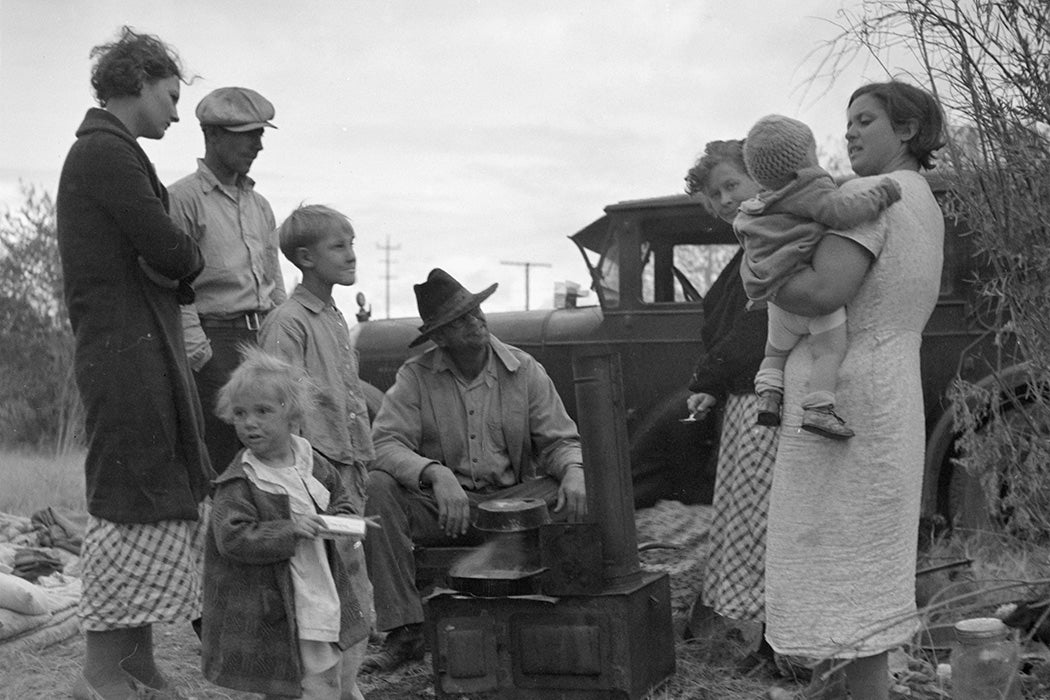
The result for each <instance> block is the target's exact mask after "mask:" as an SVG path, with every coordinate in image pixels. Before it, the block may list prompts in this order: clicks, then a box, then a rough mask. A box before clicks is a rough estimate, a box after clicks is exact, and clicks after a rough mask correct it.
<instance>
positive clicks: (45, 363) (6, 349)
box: [0, 184, 83, 453]
mask: <svg viewBox="0 0 1050 700" xmlns="http://www.w3.org/2000/svg"><path fill="white" fill-rule="evenodd" d="M22 192H23V196H24V200H23V203H22V205H21V206H20V207H19V208H18V210H16V211H13V212H12V211H7V212H5V213H4V214H3V216H2V217H0V435H2V436H3V441H4V443H5V444H6V445H8V446H18V447H29V448H35V449H39V448H51V449H53V450H55V451H56V452H59V453H64V452H67V451H68V450H69V449H71V448H72V447H74V446H75V445H77V444H78V443H79V438H80V436H81V435H82V432H83V431H82V429H81V426H82V424H83V409H82V408H81V405H80V400H79V397H78V395H77V391H76V387H75V386H74V382H73V337H72V333H71V331H70V328H69V320H68V317H67V315H66V310H65V304H64V303H63V301H62V268H61V265H60V263H59V257H58V239H57V235H56V229H55V206H54V203H53V202H52V200H51V197H50V195H48V194H47V192H44V191H42V190H39V189H37V188H35V187H33V186H31V185H24V184H23V186H22Z"/></svg>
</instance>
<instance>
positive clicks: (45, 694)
mask: <svg viewBox="0 0 1050 700" xmlns="http://www.w3.org/2000/svg"><path fill="white" fill-rule="evenodd" d="M82 460H83V457H82V455H69V456H67V457H63V458H58V459H55V458H44V457H37V456H32V455H25V454H20V453H11V452H0V465H2V466H0V468H2V473H3V479H4V488H3V490H2V491H0V511H2V512H9V513H15V514H18V515H29V514H31V513H32V512H34V511H35V510H38V509H40V508H42V507H45V506H49V505H50V506H62V507H66V508H72V509H81V510H82V509H83V495H82V493H83V472H82ZM709 518H710V514H709V513H708V512H706V511H704V510H697V509H695V508H694V509H687V508H685V507H680V504H660V505H659V506H658V507H656V508H654V509H647V510H646V511H639V513H638V519H637V522H638V535H639V540H640V541H662V542H664V543H670V544H674V545H676V548H674V549H653V550H648V551H645V552H643V553H642V554H641V556H640V558H641V560H642V564H643V565H644V566H646V567H647V568H650V569H656V570H662V571H666V572H667V573H668V574H669V575H670V576H671V588H672V608H673V610H672V612H673V616H674V628H675V633H676V639H677V640H678V641H677V642H676V645H675V656H676V662H677V671H676V673H675V675H674V676H673V677H672V678H671V679H670V680H668V682H667V683H666V684H665V685H664V686H663V687H661V688H659V689H657V690H655V691H654V692H653V693H652V694H651V696H650V700H686V699H693V698H711V699H712V700H715V699H717V700H753V699H754V698H758V697H762V694H763V692H764V690H765V689H766V688H767V687H768V686H769V685H770V684H772V683H774V682H777V681H778V682H780V683H784V682H785V681H784V680H783V679H777V678H775V677H773V676H772V675H770V674H769V673H768V672H765V671H763V672H759V673H758V674H756V675H754V676H751V677H745V676H742V675H741V674H740V673H739V672H737V670H736V668H735V664H736V662H737V661H739V660H740V659H741V658H742V657H743V656H744V655H745V654H746V652H747V648H746V647H745V643H744V637H747V636H748V634H749V632H748V631H747V630H744V634H743V635H742V634H741V630H740V629H739V628H737V629H734V628H724V627H716V628H715V629H712V630H710V631H709V632H708V634H706V635H704V638H703V639H697V640H692V641H685V640H683V639H682V630H683V628H684V627H685V625H686V620H687V617H688V605H689V603H690V602H691V601H692V599H693V598H694V597H695V594H696V591H697V590H698V586H699V577H700V575H701V569H702V561H703V557H704V556H705V551H706V530H707V527H708V526H709ZM962 559H971V560H972V561H973V564H972V565H971V566H970V567H968V568H967V567H963V568H958V569H954V570H952V571H950V572H948V573H943V574H938V575H936V576H932V577H923V578H924V579H926V578H928V579H929V580H925V581H923V583H924V584H925V588H924V595H925V596H926V597H927V598H929V605H928V606H927V607H926V608H924V609H923V610H922V611H921V614H920V618H921V622H922V623H923V624H925V625H932V624H937V623H941V622H953V621H956V620H959V619H962V618H964V617H972V616H977V615H988V614H991V613H992V612H994V610H995V609H996V608H997V607H998V606H999V605H1001V604H1002V603H1005V602H1008V601H1015V600H1020V599H1033V598H1039V597H1042V596H1046V595H1048V594H1050V556H1048V550H1047V549H1046V548H1043V547H1036V546H1033V545H1031V544H1030V543H1027V544H1026V543H1020V542H1017V541H1015V540H1011V539H1009V538H1007V537H1005V536H999V535H994V534H989V533H976V534H971V535H969V536H966V537H955V538H952V539H949V540H939V541H936V542H934V543H933V545H931V546H930V547H929V548H928V549H927V550H926V554H925V558H924V560H923V561H922V562H920V567H922V566H928V565H934V564H937V563H940V562H948V561H959V560H962ZM154 633H155V639H156V653H157V658H158V660H159V663H160V664H161V665H162V668H163V669H164V670H165V671H166V672H167V673H169V674H170V675H171V676H172V678H173V679H174V680H175V681H176V682H177V683H178V684H179V685H181V686H183V687H184V688H186V690H187V691H189V692H190V694H191V695H192V696H193V697H196V698H198V699H200V700H246V699H248V698H253V697H257V696H254V695H251V694H248V693H238V692H236V691H228V690H225V689H222V688H218V687H216V686H213V685H211V684H209V683H208V682H206V681H205V680H204V679H203V678H202V677H201V674H200V645H199V643H198V641H197V638H196V636H195V635H194V634H193V632H192V630H191V629H190V627H189V625H158V626H157V627H155V632H154ZM1033 650H1035V651H1039V650H1038V649H1037V648H1036V647H1035V645H1032V644H1029V645H1028V651H1029V652H1031V651H1033ZM1042 650H1043V651H1044V652H1045V653H1046V654H1047V655H1048V656H1050V650H1046V649H1045V647H1044V648H1043V649H1042ZM83 653H84V644H83V640H82V638H81V637H79V636H75V637H73V638H72V639H69V640H66V641H65V642H62V643H59V644H55V645H53V646H50V647H48V648H46V649H42V650H35V651H15V652H5V654H4V659H3V663H0V700H6V699H10V700H22V699H23V698H55V697H65V696H66V694H67V693H68V690H69V688H70V687H71V686H72V685H73V682H74V681H75V680H76V678H77V675H78V674H79V671H80V664H81V663H82V660H83ZM429 663H430V661H429V656H428V657H427V660H426V661H425V662H421V663H416V664H411V665H409V666H406V667H405V668H404V669H402V670H400V671H398V672H395V673H393V674H389V675H386V676H380V677H367V676H366V677H362V678H361V687H362V690H363V691H364V692H365V693H366V695H367V697H368V698H369V700H398V699H403V698H433V697H434V696H435V693H434V685H433V680H432V675H431V668H430V665H429ZM893 664H894V667H895V669H896V670H897V674H898V675H897V679H898V682H897V685H896V690H895V695H894V697H895V698H912V699H914V700H933V699H935V698H936V699H937V700H944V698H946V697H948V695H947V692H948V691H947V688H946V687H945V686H944V684H943V683H942V682H941V681H939V680H938V679H937V675H936V666H935V664H936V659H935V658H933V657H932V655H931V654H930V653H929V652H928V651H925V650H923V649H922V648H921V647H919V646H918V645H916V646H911V647H907V648H905V649H904V650H902V651H901V652H899V653H897V654H895V655H894V657H893ZM1045 666H1050V663H1048V664H1045V665H1044V667H1043V668H1042V669H1037V672H1035V673H1033V674H1031V675H1029V676H1026V677H1025V693H1026V694H1025V697H1026V698H1028V699H1029V700H1031V699H1033V698H1050V678H1048V676H1050V672H1047V671H1046V670H1045Z"/></svg>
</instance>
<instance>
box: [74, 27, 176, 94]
mask: <svg viewBox="0 0 1050 700" xmlns="http://www.w3.org/2000/svg"><path fill="white" fill-rule="evenodd" d="M91 58H92V59H98V60H97V61H96V62H95V65H94V67H92V69H91V87H92V88H94V90H95V97H96V99H98V103H99V104H100V105H102V106H103V107H105V106H106V103H107V102H109V100H110V98H112V97H124V96H127V97H134V96H137V95H139V94H141V92H142V87H143V86H144V85H145V84H146V83H152V82H156V81H158V80H163V79H164V78H170V77H172V76H175V77H176V78H178V79H179V80H181V79H182V64H181V63H180V62H179V57H178V54H176V53H175V49H173V48H172V47H170V46H168V45H167V44H166V43H164V42H163V41H161V40H160V39H159V38H157V37H156V36H153V35H152V34H139V33H137V32H135V31H134V30H133V29H132V28H131V27H128V26H124V27H121V30H120V38H119V39H117V40H116V41H114V42H112V43H109V44H101V45H99V46H96V47H95V48H93V49H91Z"/></svg>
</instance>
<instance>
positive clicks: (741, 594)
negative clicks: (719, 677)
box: [702, 394, 778, 621]
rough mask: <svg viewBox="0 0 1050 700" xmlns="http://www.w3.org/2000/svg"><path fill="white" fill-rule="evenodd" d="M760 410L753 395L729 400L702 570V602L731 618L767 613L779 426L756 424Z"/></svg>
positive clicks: (736, 618) (753, 617) (744, 618)
mask: <svg viewBox="0 0 1050 700" xmlns="http://www.w3.org/2000/svg"><path fill="white" fill-rule="evenodd" d="M757 412H758V397H757V396H755V395H754V394H746V395H730V396H729V397H728V398H727V400H726V406H725V415H724V417H723V419H722V437H721V440H720V444H719V453H718V476H717V478H716V480H715V493H714V500H713V505H714V517H713V519H712V521H711V552H710V554H709V555H708V559H707V568H706V570H705V573H704V585H703V594H702V595H703V601H704V603H705V604H707V605H709V606H711V607H712V608H714V610H715V612H717V613H718V614H719V615H723V616H725V617H728V618H730V619H733V620H758V621H761V620H763V619H764V617H765V558H766V511H767V509H768V506H769V490H770V487H771V486H772V483H773V460H774V458H775V457H776V452H777V434H778V431H777V430H776V429H774V428H767V427H765V426H759V425H755V416H756V415H757Z"/></svg>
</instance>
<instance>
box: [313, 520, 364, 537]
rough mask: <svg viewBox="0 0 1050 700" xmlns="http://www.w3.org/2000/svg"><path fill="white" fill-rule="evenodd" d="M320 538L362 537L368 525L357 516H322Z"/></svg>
mask: <svg viewBox="0 0 1050 700" xmlns="http://www.w3.org/2000/svg"><path fill="white" fill-rule="evenodd" d="M321 520H324V525H325V529H324V530H322V531H321V536H322V537H364V536H365V529H366V528H367V527H368V524H367V523H366V522H365V519H364V518H362V517H361V516H359V515H322V516H321Z"/></svg>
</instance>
